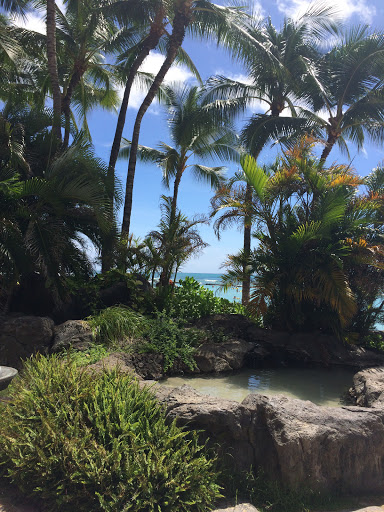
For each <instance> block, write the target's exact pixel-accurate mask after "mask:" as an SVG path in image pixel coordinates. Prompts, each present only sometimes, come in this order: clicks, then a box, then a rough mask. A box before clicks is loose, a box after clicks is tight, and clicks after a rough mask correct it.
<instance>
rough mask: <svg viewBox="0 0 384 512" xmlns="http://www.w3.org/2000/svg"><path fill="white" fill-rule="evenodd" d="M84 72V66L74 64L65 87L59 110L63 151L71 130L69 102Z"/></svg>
mask: <svg viewBox="0 0 384 512" xmlns="http://www.w3.org/2000/svg"><path fill="white" fill-rule="evenodd" d="M85 71H86V70H85V68H84V66H81V65H77V64H75V66H74V71H73V73H72V76H71V79H70V81H69V84H68V87H67V91H66V93H65V95H64V97H63V98H62V101H61V109H62V112H63V113H64V117H65V130H64V140H63V148H64V149H67V147H68V144H69V133H70V129H71V101H72V95H73V91H74V90H75V87H76V86H77V85H78V84H79V83H80V80H81V77H82V76H83V75H84V73H85Z"/></svg>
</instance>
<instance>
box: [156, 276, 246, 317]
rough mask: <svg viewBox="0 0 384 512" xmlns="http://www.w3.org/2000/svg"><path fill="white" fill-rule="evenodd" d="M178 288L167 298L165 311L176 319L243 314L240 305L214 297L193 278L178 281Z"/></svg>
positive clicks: (242, 308)
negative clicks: (219, 314)
mask: <svg viewBox="0 0 384 512" xmlns="http://www.w3.org/2000/svg"><path fill="white" fill-rule="evenodd" d="M179 284H180V286H179V287H176V288H175V290H174V293H173V294H172V295H171V296H170V297H169V298H168V302H167V304H166V307H165V309H166V311H167V312H168V313H169V314H170V315H172V316H174V317H177V318H184V319H187V320H195V319H197V318H201V317H203V316H208V315H214V314H218V313H221V314H243V315H244V314H245V309H244V307H243V306H242V305H241V304H238V303H236V302H230V301H229V300H227V299H223V298H222V297H215V295H214V293H213V291H212V290H208V289H207V288H204V286H201V285H200V284H199V283H198V281H196V280H195V279H194V278H193V277H186V278H185V279H180V281H179Z"/></svg>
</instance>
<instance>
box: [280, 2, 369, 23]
mask: <svg viewBox="0 0 384 512" xmlns="http://www.w3.org/2000/svg"><path fill="white" fill-rule="evenodd" d="M328 3H329V5H330V6H331V7H333V8H334V10H335V17H337V18H340V19H345V20H346V19H348V18H350V17H351V16H353V15H357V16H359V18H360V19H361V20H362V21H364V22H365V23H372V21H373V19H374V17H375V15H376V7H375V6H373V5H370V3H369V0H332V1H329V2H328ZM310 5H313V2H311V1H310V0H277V7H278V9H279V11H280V12H282V13H284V14H285V15H286V16H289V17H292V18H297V17H298V16H300V15H302V14H303V13H304V12H306V11H307V10H308V7H309V6H310Z"/></svg>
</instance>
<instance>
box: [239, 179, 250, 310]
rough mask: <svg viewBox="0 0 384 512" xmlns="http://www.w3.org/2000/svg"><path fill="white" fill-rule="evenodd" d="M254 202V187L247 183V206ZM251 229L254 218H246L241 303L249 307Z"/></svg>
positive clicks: (247, 216) (248, 216)
mask: <svg viewBox="0 0 384 512" xmlns="http://www.w3.org/2000/svg"><path fill="white" fill-rule="evenodd" d="M251 202H252V185H250V184H249V183H247V188H246V191H245V204H246V205H250V204H251ZM251 229H252V218H251V216H250V215H246V216H245V217H244V248H243V254H244V265H243V281H242V291H241V303H242V305H243V306H247V305H248V303H249V300H250V293H251V276H250V274H249V272H248V271H247V267H248V264H249V258H250V256H251Z"/></svg>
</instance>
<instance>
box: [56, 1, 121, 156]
mask: <svg viewBox="0 0 384 512" xmlns="http://www.w3.org/2000/svg"><path fill="white" fill-rule="evenodd" d="M56 15H57V39H58V41H59V43H60V49H59V53H58V57H59V64H60V76H59V79H60V81H61V83H62V88H63V93H62V96H61V110H62V113H63V114H64V117H65V131H64V139H63V148H67V147H68V143H69V135H70V121H71V102H72V100H73V99H74V100H75V102H76V104H77V105H76V106H77V109H78V111H79V112H80V113H82V114H84V113H85V112H86V110H87V107H89V106H90V105H89V103H90V98H92V99H91V103H92V104H93V103H94V102H95V101H97V103H98V104H99V105H100V104H101V105H102V106H106V107H109V108H114V107H115V106H116V104H117V92H116V91H115V90H114V89H113V88H112V77H111V74H110V72H109V71H108V69H107V67H106V65H105V54H106V53H107V52H112V51H113V49H114V47H115V46H119V45H120V41H119V37H118V36H120V37H121V34H120V33H119V30H118V27H116V26H115V24H114V23H113V21H112V20H109V19H108V18H107V17H106V16H105V14H104V12H103V9H102V8H101V7H99V2H95V1H94V0H85V1H84V0H82V1H81V2H80V1H78V0H68V1H67V3H66V10H65V13H64V12H62V11H60V9H58V8H56ZM89 87H90V88H91V91H90V92H91V94H87V93H88V91H87V88H89ZM76 100H77V101H76ZM92 106H93V105H92ZM85 126H86V125H85Z"/></svg>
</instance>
